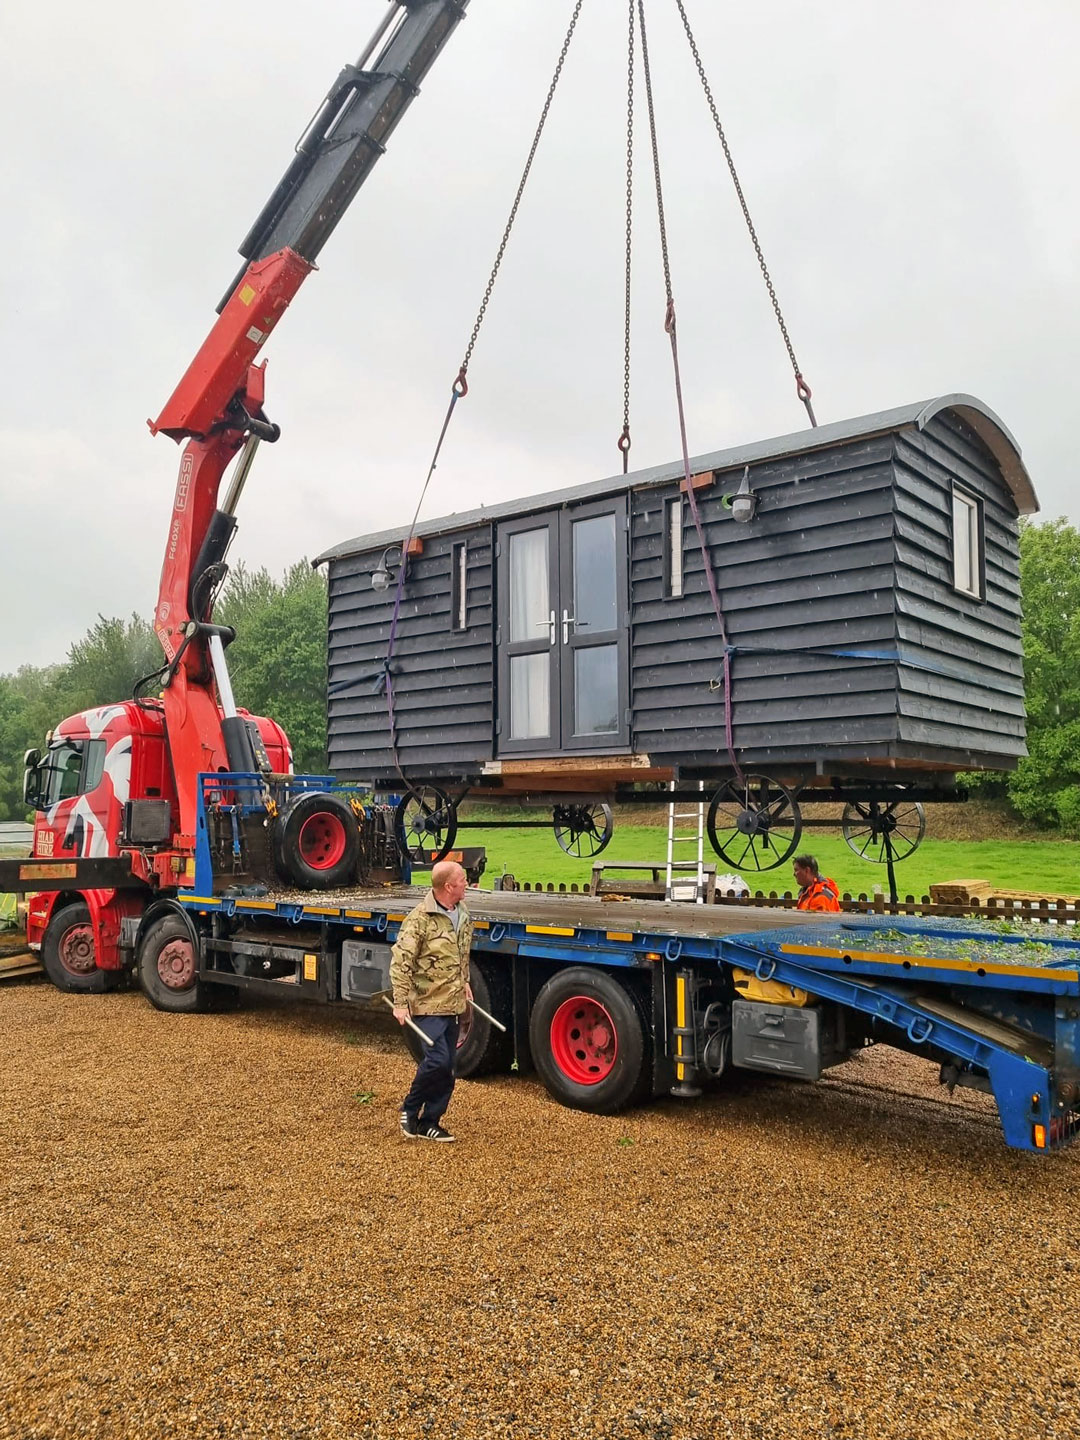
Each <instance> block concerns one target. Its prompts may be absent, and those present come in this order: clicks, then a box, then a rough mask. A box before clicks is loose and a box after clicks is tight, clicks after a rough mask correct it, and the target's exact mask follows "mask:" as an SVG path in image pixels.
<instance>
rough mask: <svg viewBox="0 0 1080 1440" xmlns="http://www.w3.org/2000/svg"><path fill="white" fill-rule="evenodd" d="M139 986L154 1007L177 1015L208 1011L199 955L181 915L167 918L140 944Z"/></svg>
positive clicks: (151, 927) (153, 927) (155, 926)
mask: <svg viewBox="0 0 1080 1440" xmlns="http://www.w3.org/2000/svg"><path fill="white" fill-rule="evenodd" d="M138 968H139V984H140V985H141V986H142V989H143V993H144V994H145V996H146V998H147V999H148V1000H149V1001H150V1003H151V1005H154V1006H156V1008H157V1009H158V1010H168V1011H170V1012H171V1013H172V1014H174V1015H191V1014H194V1013H195V1012H196V1011H198V1010H205V1009H206V1008H207V997H206V986H205V985H203V984H202V983H201V981H200V980H199V955H198V950H197V949H196V947H195V945H193V944H192V940H191V932H190V930H189V929H188V927H187V926H186V925H185V924H184V922H183V920H182V919H181V918H180V916H179V915H163V916H162V918H161V919H160V920H156V921H155V922H154V924H153V925H151V926H150V928H149V930H147V932H146V934H145V935H144V936H143V938H142V940H141V941H140V942H139V959H138Z"/></svg>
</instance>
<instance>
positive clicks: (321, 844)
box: [298, 811, 347, 870]
mask: <svg viewBox="0 0 1080 1440" xmlns="http://www.w3.org/2000/svg"><path fill="white" fill-rule="evenodd" d="M298 843H299V846H300V855H301V858H302V859H303V861H304V864H305V865H310V866H311V868H312V870H330V869H332V868H333V866H335V865H336V864H337V863H338V861H339V860H340V859H341V857H342V856H343V855H344V854H345V845H346V843H347V841H346V835H345V826H344V824H343V823H342V821H341V819H340V818H339V816H337V815H329V814H327V813H326V811H320V812H319V813H318V814H317V815H312V816H310V817H309V818H308V819H307V820H305V821H304V823H303V825H302V826H301V827H300V838H299V842H298Z"/></svg>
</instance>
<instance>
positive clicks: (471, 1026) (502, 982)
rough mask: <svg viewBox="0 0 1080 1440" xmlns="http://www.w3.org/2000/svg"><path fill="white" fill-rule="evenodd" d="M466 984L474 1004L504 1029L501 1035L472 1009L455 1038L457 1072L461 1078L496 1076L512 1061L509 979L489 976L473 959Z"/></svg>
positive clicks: (508, 1066)
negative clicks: (473, 998)
mask: <svg viewBox="0 0 1080 1440" xmlns="http://www.w3.org/2000/svg"><path fill="white" fill-rule="evenodd" d="M469 970H470V973H469V983H470V984H471V985H472V989H473V996H474V997H475V999H476V1003H477V1004H478V1005H479V1006H480V1007H481V1008H482V1009H484V1010H487V1011H488V1012H489V1013H490V1014H492V1015H494V1016H495V1018H496V1020H501V1021H502V1023H503V1024H504V1025H505V1026H506V1027H507V1028H506V1031H505V1033H504V1032H503V1031H502V1030H499V1029H497V1028H496V1027H495V1026H494V1025H492V1023H491V1021H490V1020H488V1019H486V1017H485V1016H483V1015H479V1014H477V1012H476V1011H475V1010H469V1011H467V1012H466V1013H465V1014H464V1015H463V1016H462V1018H461V1034H460V1036H459V1037H458V1050H457V1073H458V1075H459V1076H460V1077H461V1078H462V1079H463V1080H467V1079H469V1078H470V1077H474V1076H477V1075H497V1074H501V1073H503V1072H505V1071H507V1070H509V1069H510V1062H511V1060H512V1059H513V1058H514V1036H513V1029H512V1026H511V1023H510V1021H511V1016H510V976H509V975H506V974H501V973H495V972H492V973H489V972H488V971H487V970H485V969H482V968H481V966H480V965H478V964H477V962H476V961H475V960H474V961H473V962H472V964H471V965H470V967H469Z"/></svg>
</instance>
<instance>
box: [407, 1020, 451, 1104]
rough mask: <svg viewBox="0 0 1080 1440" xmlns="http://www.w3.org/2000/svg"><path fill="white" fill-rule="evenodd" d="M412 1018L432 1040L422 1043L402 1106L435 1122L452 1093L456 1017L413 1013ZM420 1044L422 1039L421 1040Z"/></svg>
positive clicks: (448, 1102)
mask: <svg viewBox="0 0 1080 1440" xmlns="http://www.w3.org/2000/svg"><path fill="white" fill-rule="evenodd" d="M412 1018H413V1020H414V1021H415V1022H416V1024H417V1025H419V1027H420V1029H421V1030H423V1032H424V1034H425V1035H427V1036H428V1037H429V1038H430V1039H431V1040H433V1041H434V1042H435V1043H434V1044H433V1045H424V1054H423V1056H422V1058H421V1060H420V1064H419V1065H418V1066H417V1067H416V1074H415V1075H414V1076H413V1082H412V1085H411V1087H410V1089H409V1093H408V1094H407V1095H406V1096H405V1099H404V1100H403V1101H402V1105H401V1108H402V1109H403V1110H404V1111H405V1112H406V1113H407V1114H409V1115H415V1116H417V1118H419V1117H420V1114H421V1111H422V1112H423V1118H424V1119H425V1120H426V1121H428V1122H429V1123H430V1124H432V1125H437V1124H438V1123H439V1121H440V1120H441V1119H442V1117H443V1112H444V1111H445V1109H446V1107H447V1106H448V1105H449V1104H450V1096H451V1095H452V1094H453V1093H454V1066H455V1062H456V1061H457V1041H458V1017H457V1016H456V1015H414V1016H413V1017H412ZM420 1043H421V1044H423V1041H421V1042H420Z"/></svg>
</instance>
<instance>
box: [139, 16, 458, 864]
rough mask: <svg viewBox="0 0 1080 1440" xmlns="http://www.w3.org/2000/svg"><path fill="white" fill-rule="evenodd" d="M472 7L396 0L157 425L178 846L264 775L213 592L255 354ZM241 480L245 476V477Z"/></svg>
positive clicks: (252, 408) (262, 228) (258, 394)
mask: <svg viewBox="0 0 1080 1440" xmlns="http://www.w3.org/2000/svg"><path fill="white" fill-rule="evenodd" d="M468 3H469V0H390V5H389V9H388V10H387V12H386V14H385V16H384V18H383V20H382V22H381V23H380V25H379V27H378V29H377V30H376V32H375V35H374V36H373V37H372V40H371V41H370V42H369V44H368V45H367V47H366V48H365V50H364V52H363V53H362V55H361V56H360V58H359V60H358V61H357V62H356V64H354V65H346V66H345V67H344V68H343V69H342V71H341V73H340V74H339V75H338V77H337V79H336V80H335V81H334V84H333V85H332V86H331V88H330V90H329V92H328V93H327V95H326V98H325V99H324V100H323V101H322V103H321V104H320V106H319V108H318V109H317V110H316V112H315V115H314V116H313V118H312V120H311V121H310V122H309V124H308V126H307V127H306V129H305V131H304V133H303V135H302V136H301V138H300V140H299V142H298V143H297V146H296V154H295V157H294V159H293V160H292V162H291V164H290V165H289V167H288V169H287V170H286V172H285V175H284V176H283V177H282V179H281V180H280V182H279V183H278V185H277V186H276V187H275V189H274V191H273V193H272V194H271V196H270V198H269V200H268V201H267V203H266V205H265V206H264V207H263V209H262V211H261V212H260V214H259V216H258V218H257V219H256V221H255V223H254V225H253V226H252V227H251V229H250V231H249V232H248V234H247V235H246V236H245V238H244V241H243V243H242V245H241V247H240V253H241V255H243V257H244V258H245V260H246V261H247V262H248V263H247V265H246V266H245V267H244V269H243V270H242V271H241V273H240V274H239V276H238V277H237V279H236V280H235V281H234V283H233V285H232V286H231V288H230V290H229V291H228V293H227V295H226V296H225V298H224V299H223V300H222V302H221V303H220V305H219V307H218V318H217V320H216V321H215V323H214V325H213V327H212V328H211V330H210V333H209V334H208V336H207V338H206V340H205V341H204V342H203V344H202V346H201V347H200V349H199V351H198V353H197V354H196V356H195V358H194V359H193V360H192V362H191V364H190V365H189V366H188V368H187V370H186V371H185V373H184V375H183V377H182V378H181V380H180V382H179V384H178V385H177V387H176V389H175V390H174V391H173V394H172V395H171V397H170V398H169V400H168V401H167V402H166V404H165V407H164V408H163V410H162V411H161V413H160V415H159V416H158V417H157V419H156V420H152V421H148V422H147V423H148V424H149V426H150V430H151V432H152V433H153V434H155V435H156V434H158V433H159V432H163V433H164V434H166V435H168V436H170V437H171V438H172V439H174V440H176V441H178V442H179V441H184V440H186V441H187V444H186V445H185V447H184V452H183V455H182V457H181V461H180V473H179V477H178V480H177V485H176V493H175V497H174V500H173V511H172V516H171V519H170V524H169V536H168V541H167V545H166V551H165V558H164V561H163V564H162V570H161V583H160V587H159V592H158V603H157V607H156V609H155V612H154V630H155V632H156V634H157V636H158V639H159V640H160V642H161V645H162V648H163V650H164V651H165V656H166V661H167V667H166V673H165V682H164V691H163V699H164V706H165V727H166V732H167V735H168V741H169V751H170V755H171V758H172V765H173V772H174V775H175V779H176V787H177V793H178V799H179V805H180V812H181V814H180V822H181V823H180V832H181V834H180V845H181V847H182V848H183V847H184V846H185V845H187V844H192V845H193V844H194V838H193V837H194V835H195V824H196V790H197V784H196V777H197V776H198V774H199V773H201V772H209V771H218V770H230V771H252V770H255V769H256V768H257V767H256V763H255V752H254V748H253V744H252V740H251V736H250V732H249V730H248V728H247V726H246V724H245V722H244V720H243V719H242V718H240V717H238V716H237V714H236V708H235V705H234V703H233V700H232V687H231V685H230V684H229V677H228V672H227V670H226V667H225V653H224V646H225V644H227V643H228V641H229V639H231V632H225V631H223V630H222V628H221V627H220V626H215V625H214V624H213V623H212V616H211V611H212V605H213V595H214V593H215V591H216V589H217V586H218V583H219V582H220V579H221V576H222V575H223V573H224V570H223V565H222V562H223V559H224V555H225V552H226V550H227V549H228V546H229V543H230V541H231V539H232V535H233V532H234V530H235V528H236V519H235V515H234V514H233V510H234V508H235V499H236V497H237V496H238V494H239V489H240V485H239V484H236V485H233V486H232V487H231V490H230V498H229V499H228V500H227V501H226V503H225V506H224V508H218V503H217V497H218V490H219V487H220V483H221V477H222V475H223V474H224V472H225V469H226V467H227V466H228V464H229V463H230V461H231V460H232V459H233V458H234V457H235V456H236V455H237V453H238V452H239V451H240V450H241V449H242V448H243V449H244V450H245V455H244V457H243V458H242V460H241V461H240V465H239V466H238V469H240V470H242V472H243V475H245V476H246V473H247V468H248V466H249V465H250V461H251V457H252V455H253V453H254V449H255V447H256V446H257V445H258V443H259V442H260V440H271V441H273V440H276V439H277V437H278V433H279V432H278V429H277V426H276V425H273V424H271V423H270V421H269V420H268V419H267V418H266V415H265V413H264V410H263V399H264V382H265V363H263V364H258V363H256V359H257V356H258V354H259V351H260V350H261V349H262V347H263V345H264V344H265V343H266V340H267V338H268V337H269V335H270V334H271V333H272V331H273V330H274V328H275V327H276V325H277V323H278V321H279V320H280V319H281V317H282V315H283V314H284V313H285V311H286V309H287V308H288V306H289V304H290V303H291V301H292V300H293V298H294V296H295V295H296V292H297V291H298V290H299V288H300V286H301V285H302V284H303V282H304V280H305V279H306V278H307V276H308V275H309V274H310V273H311V271H312V270H313V269H315V259H316V257H317V256H318V254H319V252H320V251H321V250H322V247H323V246H324V245H325V244H326V241H327V240H328V239H329V237H330V235H331V234H332V233H333V231H334V229H335V227H336V226H337V224H338V222H339V221H340V220H341V218H342V216H343V215H344V213H345V211H346V210H347V209H348V207H349V205H350V204H351V202H352V200H353V199H354V197H355V196H356V193H357V191H358V190H359V189H360V186H361V185H362V184H363V183H364V181H365V180H366V179H367V177H368V175H369V174H370V173H371V170H372V168H373V167H374V165H375V162H376V161H377V160H378V158H379V156H380V155H382V154H383V153H384V151H385V148H386V143H387V141H388V139H389V137H390V135H391V134H392V132H393V130H394V128H395V127H396V125H397V123H398V121H399V120H400V119H401V117H402V115H403V114H404V113H405V111H406V110H407V109H408V107H409V105H410V104H411V102H412V100H413V99H414V97H415V96H416V94H417V93H418V90H419V86H420V83H421V81H422V80H423V78H424V76H425V75H426V74H427V72H428V70H429V69H430V68H431V65H432V64H433V63H434V61H435V59H436V58H437V56H438V55H439V53H440V51H441V50H442V48H443V46H444V45H445V43H446V41H447V40H448V39H449V37H450V35H451V34H452V32H453V31H454V29H455V27H456V26H457V24H458V23H459V21H460V20H461V18H462V17H463V15H464V13H465V10H466V7H467V6H468ZM241 483H242V480H241Z"/></svg>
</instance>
